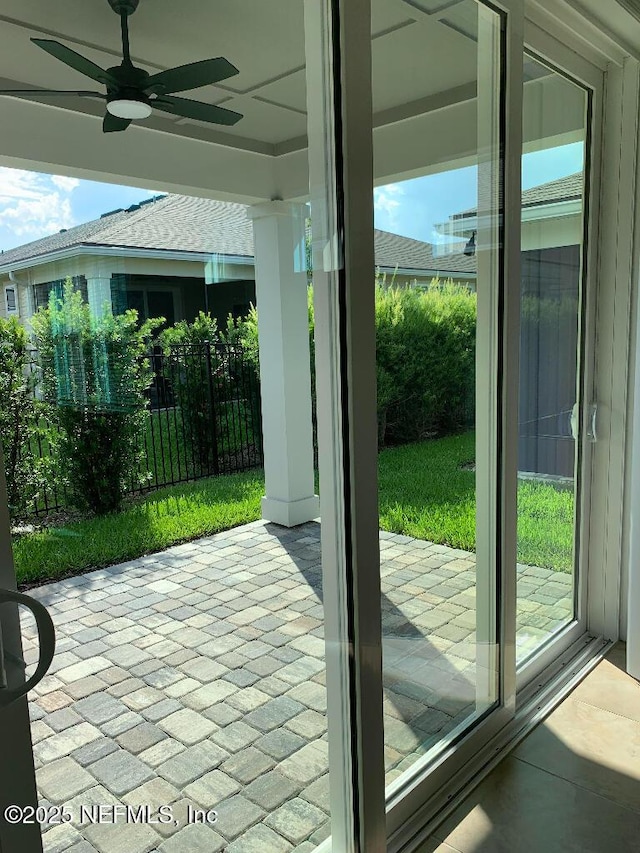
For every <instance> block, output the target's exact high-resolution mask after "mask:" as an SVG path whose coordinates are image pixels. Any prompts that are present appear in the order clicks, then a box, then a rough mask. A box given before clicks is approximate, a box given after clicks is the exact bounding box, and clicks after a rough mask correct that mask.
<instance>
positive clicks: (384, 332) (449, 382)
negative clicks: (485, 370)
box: [226, 275, 476, 446]
mask: <svg viewBox="0 0 640 853" xmlns="http://www.w3.org/2000/svg"><path fill="white" fill-rule="evenodd" d="M393 281H394V279H392V282H391V285H390V286H388V285H387V283H386V277H385V276H384V275H377V276H376V281H375V300H376V350H377V359H376V371H377V397H378V436H379V443H380V445H381V446H383V445H385V444H404V443H407V442H410V441H418V440H421V439H425V438H432V437H436V436H443V435H449V434H452V433H456V432H459V431H460V430H462V429H465V428H468V427H469V426H472V425H473V421H474V409H475V407H474V392H475V333H476V296H475V293H472V292H470V291H469V289H468V288H466V287H465V286H464V285H457V284H454V283H453V282H451V281H447V282H441V281H440V280H439V279H434V280H433V281H432V282H431V284H430V285H428V286H427V287H423V288H408V287H396V286H395V285H394V284H393ZM308 322H309V342H310V350H311V365H312V369H311V383H312V407H313V409H312V411H313V419H314V425H315V413H316V394H315V387H316V386H315V364H314V352H315V345H314V312H313V289H312V288H311V287H310V288H309V289H308ZM226 335H227V339H229V340H234V341H239V342H240V343H242V345H243V347H244V348H245V351H246V353H247V356H248V357H249V359H250V360H251V363H252V364H253V369H254V370H255V372H256V375H258V315H257V311H256V309H255V308H254V307H252V309H251V312H250V313H249V316H248V317H247V318H245V319H244V320H241V321H237V322H236V323H233V322H232V321H230V324H229V325H228V328H227V332H226Z"/></svg>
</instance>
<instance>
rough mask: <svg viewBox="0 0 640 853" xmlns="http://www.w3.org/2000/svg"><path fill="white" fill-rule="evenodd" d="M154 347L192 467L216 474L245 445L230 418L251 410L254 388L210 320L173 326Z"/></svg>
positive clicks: (236, 354) (238, 355)
mask: <svg viewBox="0 0 640 853" xmlns="http://www.w3.org/2000/svg"><path fill="white" fill-rule="evenodd" d="M231 328H233V323H232V322H231ZM236 337H237V336H236ZM160 341H161V345H162V347H163V349H164V352H165V355H166V357H167V358H168V359H169V363H170V376H171V386H172V391H173V392H174V394H175V395H176V399H177V402H178V404H179V406H180V410H181V415H182V418H183V419H184V422H185V438H186V441H187V445H188V446H189V449H190V453H191V457H192V463H193V464H194V465H198V466H199V467H200V468H201V469H202V471H203V472H208V473H218V470H219V465H220V459H221V457H223V456H225V455H226V454H230V453H236V452H237V451H238V450H239V449H242V447H243V445H244V444H246V437H245V436H243V435H242V434H241V426H240V425H239V424H238V423H236V415H237V414H238V412H239V409H240V408H241V406H242V405H248V406H249V407H251V405H252V403H253V397H255V396H258V386H257V385H254V384H252V383H249V382H246V381H245V379H246V377H245V376H244V372H243V370H244V368H243V365H244V359H243V353H240V352H237V351H236V350H237V348H236V347H234V346H233V344H234V343H236V341H235V340H232V341H229V342H228V343H229V344H231V345H230V346H225V344H227V340H226V338H225V336H224V335H222V334H221V333H220V331H219V330H218V326H217V321H216V319H215V318H214V317H212V316H211V315H210V314H205V313H204V312H202V311H201V312H200V313H199V314H198V316H197V317H196V318H195V320H194V321H193V322H192V323H187V322H186V321H184V320H183V321H181V322H179V323H176V324H175V326H173V327H172V328H170V329H166V330H165V331H164V332H163V333H162V335H161V336H160ZM252 391H253V394H252ZM243 395H246V399H244V397H243ZM230 408H231V409H232V414H231V417H230V415H229V409H230ZM239 431H240V432H239ZM258 435H259V432H258Z"/></svg>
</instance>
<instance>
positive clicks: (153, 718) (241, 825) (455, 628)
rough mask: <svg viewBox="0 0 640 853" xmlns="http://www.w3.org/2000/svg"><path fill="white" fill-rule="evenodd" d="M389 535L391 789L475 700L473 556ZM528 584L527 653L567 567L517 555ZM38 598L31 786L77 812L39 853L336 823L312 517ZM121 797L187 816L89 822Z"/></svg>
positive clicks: (207, 847)
mask: <svg viewBox="0 0 640 853" xmlns="http://www.w3.org/2000/svg"><path fill="white" fill-rule="evenodd" d="M380 536H381V556H382V586H383V594H382V602H381V606H382V622H383V634H384V683H385V697H384V715H385V717H384V722H385V759H386V767H387V781H388V782H391V781H393V780H394V779H395V778H397V777H398V776H399V775H400V774H401V773H402V772H403V771H404V770H406V769H407V767H409V766H410V765H411V764H413V763H414V762H415V761H416V759H417V758H418V757H419V756H421V755H423V754H424V753H425V752H427V751H428V750H429V749H430V748H431V747H433V745H434V744H435V743H436V742H437V741H438V739H439V738H441V737H442V735H443V734H444V733H446V732H448V731H451V730H452V729H453V728H455V727H456V726H457V725H459V724H460V723H461V722H462V721H463V720H464V719H466V718H467V717H468V716H469V715H470V714H472V713H473V712H474V711H475V708H476V642H475V628H476V616H475V558H474V555H473V554H469V553H467V552H465V551H459V550H455V549H451V548H448V547H446V546H441V545H434V544H432V543H430V542H424V541H420V540H414V539H411V538H409V537H406V536H399V535H395V534H388V533H381V534H380ZM518 584H519V591H520V593H521V594H520V601H519V608H518V636H519V653H520V655H521V656H523V655H525V654H526V653H527V652H528V651H530V650H531V649H532V648H533V647H535V645H537V644H538V643H539V642H540V641H541V639H543V638H544V637H546V636H548V634H549V632H550V631H552V630H553V629H554V628H556V627H558V626H559V625H560V624H562V623H563V622H565V621H566V619H567V617H568V615H569V614H570V612H571V607H572V604H571V578H570V576H568V575H564V574H560V573H556V572H551V571H548V570H544V569H538V568H535V567H527V566H520V567H519V575H518ZM33 594H34V595H35V597H37V598H38V599H39V600H40V601H42V602H43V603H44V604H45V605H46V606H47V607H48V608H49V610H50V612H51V615H52V617H53V620H54V623H55V625H56V629H57V635H58V648H57V653H56V657H55V660H54V664H53V667H52V670H51V672H50V674H49V675H48V676H47V677H46V678H45V679H44V680H43V681H42V683H41V684H40V685H39V687H38V688H37V689H36V690H35V691H33V693H32V694H31V702H30V708H31V714H32V719H33V723H32V731H33V740H34V755H35V761H36V768H37V781H38V788H39V793H40V797H41V801H42V803H43V804H44V805H45V806H50V805H52V806H58V805H63V804H64V805H66V806H68V807H69V808H70V810H71V812H70V813H71V814H72V820H71V821H70V822H69V823H66V824H64V825H52V826H49V827H44V829H45V834H44V847H45V853H58V851H69V853H95V851H99V853H120V851H122V853H148V851H155V850H158V851H162V853H184V851H189V853H198V851H206V853H215V851H221V850H225V851H227V853H254V852H255V853H258V851H259V853H290V851H296V853H303V851H311V850H313V849H314V848H315V846H316V845H317V844H318V843H319V842H320V841H322V840H323V839H324V838H325V837H326V836H327V835H328V834H329V819H328V814H329V785H328V756H327V734H326V690H325V687H324V681H325V672H324V640H323V606H322V585H321V569H320V526H319V524H316V523H314V522H310V523H309V524H305V525H301V526H300V527H298V528H295V529H292V530H286V529H283V528H278V527H277V526H275V525H270V524H266V523H265V522H255V523H253V524H249V525H245V526H243V527H239V528H236V529H234V530H231V531H228V532H225V533H221V534H218V535H216V536H212V537H208V538H205V539H200V540H198V541H195V542H192V543H188V544H185V545H180V546H177V547H174V548H170V549H168V550H166V551H164V552H162V553H159V554H154V555H151V556H149V557H144V558H142V559H139V560H134V561H132V562H130V563H126V564H121V565H118V566H113V567H111V568H108V569H102V570H99V571H94V572H90V573H88V574H86V575H82V576H79V577H76V578H72V579H69V580H64V581H60V582H57V583H52V584H48V585H46V586H43V587H40V588H38V589H37V590H34V591H33ZM23 633H24V641H25V650H26V657H27V659H28V660H30V661H31V662H33V659H34V657H35V655H36V648H35V646H36V643H35V636H34V628H33V626H32V625H31V624H30V623H29V622H28V621H25V622H24V628H23ZM115 804H125V805H128V806H131V807H133V808H135V807H137V806H141V805H148V806H150V807H151V813H152V816H154V815H155V817H156V818H157V809H158V807H159V806H161V805H162V806H171V808H172V815H173V817H174V818H175V821H174V820H171V822H170V823H167V824H161V823H153V824H149V823H147V824H134V823H123V822H121V821H122V820H123V818H122V817H119V819H118V822H117V823H115V824H114V823H102V824H93V823H91V820H90V816H92V815H95V813H94V812H92V811H91V809H90V808H88V807H91V806H92V805H105V806H109V805H115ZM83 806H84V807H85V810H84V812H83V811H82V810H81V807H83ZM189 808H191V809H200V810H206V809H215V811H216V812H217V819H216V821H215V822H214V823H211V824H202V823H196V824H193V823H189V822H188V817H187V815H188V811H187V810H188V809H189ZM132 813H133V812H130V814H132ZM109 814H110V813H109V812H108V811H107V815H109ZM80 818H82V820H80ZM107 819H108V820H109V819H110V818H107Z"/></svg>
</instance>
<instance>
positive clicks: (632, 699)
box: [420, 644, 640, 853]
mask: <svg viewBox="0 0 640 853" xmlns="http://www.w3.org/2000/svg"><path fill="white" fill-rule="evenodd" d="M624 655H625V652H624V646H623V645H622V644H618V645H617V646H615V647H614V648H613V650H612V651H611V652H610V653H609V655H608V656H607V658H606V659H605V660H603V661H602V662H601V663H600V664H598V666H597V667H596V668H595V669H594V670H593V671H592V672H591V673H590V674H589V675H588V676H587V678H586V679H585V680H584V681H583V682H582V683H581V684H580V685H579V686H578V687H577V688H576V689H575V690H574V691H573V692H572V693H571V694H570V696H568V697H567V699H565V701H564V702H562V704H561V705H560V706H559V707H558V708H557V709H556V710H555V711H554V712H553V713H551V714H550V715H549V717H548V718H547V719H546V720H545V721H544V722H543V723H541V724H540V725H539V726H538V727H537V728H536V729H535V731H534V732H533V733H532V734H530V735H529V736H528V737H527V738H526V739H525V740H524V741H523V742H522V743H521V744H520V746H519V747H518V748H517V749H516V750H515V751H514V752H513V753H512V754H511V755H510V756H509V757H508V758H506V759H505V760H504V761H503V762H502V763H501V764H500V765H499V766H498V767H497V768H496V769H495V770H494V771H493V772H492V773H491V774H490V775H489V776H488V777H487V778H486V779H485V780H484V781H483V782H482V783H481V784H480V785H479V786H478V788H477V789H476V790H475V791H474V792H473V793H472V794H471V795H470V796H469V797H468V798H467V800H465V802H464V803H462V805H461V806H460V807H459V808H458V809H457V810H456V811H455V812H454V813H453V815H452V816H451V817H450V818H449V819H448V820H447V821H446V822H445V823H444V824H443V825H442V826H441V827H440V828H439V829H438V830H436V832H435V834H434V838H433V840H432V841H431V842H428V843H427V844H425V846H424V847H423V848H422V849H421V851H420V853H436V851H437V853H542V851H544V853H614V851H615V853H634V851H639V850H640V683H638V682H637V681H635V680H634V679H633V678H631V677H630V676H628V675H627V674H626V673H625V671H624Z"/></svg>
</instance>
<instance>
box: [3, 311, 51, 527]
mask: <svg viewBox="0 0 640 853" xmlns="http://www.w3.org/2000/svg"><path fill="white" fill-rule="evenodd" d="M31 362H32V357H31V353H30V351H29V338H28V336H27V333H26V331H25V329H24V327H23V326H21V325H20V323H19V322H18V321H17V319H16V318H15V317H11V318H10V319H8V320H4V319H2V318H0V401H2V403H1V407H0V437H1V439H2V452H3V455H4V466H5V477H6V482H7V497H8V501H9V511H10V513H11V515H12V516H13V517H16V516H19V515H20V514H21V513H22V512H24V511H25V510H26V508H27V506H28V505H29V503H30V502H31V501H33V500H36V499H37V497H38V492H39V490H40V489H41V488H42V487H43V486H44V483H45V479H46V475H47V466H46V460H44V459H40V458H39V454H37V453H35V452H34V448H35V447H36V446H37V443H38V441H39V440H46V438H47V435H46V433H47V430H46V426H45V424H44V423H42V422H41V414H42V413H41V411H40V409H41V405H40V404H39V403H38V402H37V401H36V399H35V393H34V391H35V383H36V377H37V374H36V372H35V371H34V370H33V369H32V368H33V365H32V363H31Z"/></svg>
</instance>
